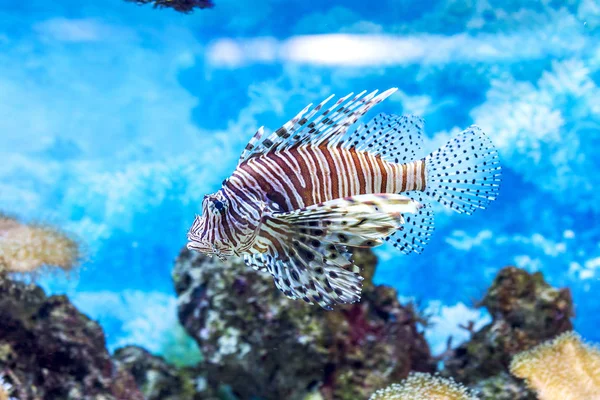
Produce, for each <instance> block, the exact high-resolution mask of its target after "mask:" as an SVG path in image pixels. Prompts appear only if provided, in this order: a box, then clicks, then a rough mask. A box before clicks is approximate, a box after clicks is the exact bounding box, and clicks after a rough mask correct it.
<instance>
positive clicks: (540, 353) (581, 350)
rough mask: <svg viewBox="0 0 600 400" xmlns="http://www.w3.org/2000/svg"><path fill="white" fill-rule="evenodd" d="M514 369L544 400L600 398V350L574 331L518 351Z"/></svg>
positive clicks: (597, 399) (587, 399)
mask: <svg viewBox="0 0 600 400" xmlns="http://www.w3.org/2000/svg"><path fill="white" fill-rule="evenodd" d="M510 370H511V372H512V373H513V374H514V375H515V376H518V377H519V378H522V379H525V380H526V381H527V384H528V385H529V386H530V387H531V388H533V389H535V390H536V391H537V393H538V395H539V397H540V399H542V400H583V399H585V400H599V399H600V349H598V348H596V347H593V346H590V345H587V344H585V343H583V342H582V341H581V338H580V337H579V335H577V334H576V333H574V332H566V333H563V334H562V335H560V336H558V337H556V338H555V339H553V340H550V341H548V342H545V343H542V344H540V345H538V346H536V347H534V348H533V349H531V350H528V351H525V352H522V353H519V354H517V355H516V356H515V357H514V358H513V360H512V362H511V365H510Z"/></svg>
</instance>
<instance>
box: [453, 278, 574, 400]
mask: <svg viewBox="0 0 600 400" xmlns="http://www.w3.org/2000/svg"><path fill="white" fill-rule="evenodd" d="M480 305H482V306H485V307H486V308H487V309H488V311H489V313H490V315H491V316H492V322H491V323H490V324H488V325H486V326H484V327H483V328H482V329H480V330H479V331H477V332H474V333H473V334H472V337H471V339H470V340H469V341H467V342H466V343H463V344H461V345H460V346H458V347H457V348H456V349H454V350H453V351H451V352H449V356H447V357H445V359H444V367H445V368H444V370H443V371H442V374H443V375H444V376H451V377H453V378H455V379H456V380H458V381H459V382H461V383H464V384H466V385H468V386H469V387H472V388H475V389H477V390H478V391H479V392H480V393H481V394H482V397H483V398H485V399H506V400H508V399H511V400H533V399H535V398H536V397H535V395H534V394H533V393H532V392H530V391H529V390H527V388H526V387H525V385H524V384H523V383H522V382H520V381H519V380H518V379H516V378H515V377H513V376H511V375H510V374H509V373H508V366H509V364H510V361H511V359H512V357H513V356H514V355H515V354H517V353H519V352H521V351H524V350H527V349H530V348H531V347H533V346H535V345H538V344H540V343H542V342H544V341H546V340H548V339H551V338H553V337H555V336H557V335H559V334H561V333H563V332H566V331H569V330H571V329H572V328H573V325H572V323H571V317H572V316H573V302H572V299H571V293H570V291H569V289H555V288H553V287H551V286H550V285H548V283H546V282H545V281H544V277H543V275H542V274H541V273H534V274H530V273H528V272H527V271H524V270H522V269H519V268H515V267H505V268H503V269H502V270H500V272H498V274H497V276H496V278H495V279H494V281H493V282H492V285H491V286H490V288H489V289H488V291H487V293H486V295H485V297H484V298H483V300H482V301H481V303H480Z"/></svg>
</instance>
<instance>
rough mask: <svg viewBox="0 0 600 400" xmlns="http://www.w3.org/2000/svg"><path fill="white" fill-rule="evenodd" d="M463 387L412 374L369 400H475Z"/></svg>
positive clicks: (426, 375)
mask: <svg viewBox="0 0 600 400" xmlns="http://www.w3.org/2000/svg"><path fill="white" fill-rule="evenodd" d="M475 399H477V397H475V396H474V395H473V394H472V393H470V392H469V390H468V389H467V388H465V387H464V386H463V385H461V384H459V383H456V382H455V381H453V380H451V379H445V378H440V377H438V376H433V375H430V374H425V373H422V372H413V373H411V374H410V375H409V376H408V378H406V379H405V380H404V381H403V382H402V383H401V384H393V385H391V386H389V387H387V388H385V389H381V390H378V391H377V392H375V393H374V394H373V395H372V396H371V398H370V399H369V400H475Z"/></svg>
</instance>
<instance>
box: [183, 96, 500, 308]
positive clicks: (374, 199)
mask: <svg viewBox="0 0 600 400" xmlns="http://www.w3.org/2000/svg"><path fill="white" fill-rule="evenodd" d="M395 91H396V89H395V88H393V89H390V90H387V91H385V92H383V93H381V94H379V95H377V92H376V91H375V92H373V93H370V94H368V95H366V96H364V94H365V92H362V93H360V94H358V95H357V96H354V97H353V98H351V95H348V96H345V97H343V98H341V99H339V100H338V101H337V102H336V103H335V104H334V105H333V106H332V107H330V108H328V109H324V106H325V104H326V103H327V102H328V101H329V100H330V99H331V98H332V97H333V96H330V97H329V98H327V99H326V100H325V101H323V102H322V103H320V104H319V105H318V106H316V107H314V108H312V109H311V105H309V106H307V107H306V108H305V109H304V110H302V111H301V112H300V113H299V114H298V115H297V116H296V117H294V118H293V119H292V120H290V121H289V122H287V123H286V124H285V125H284V126H282V127H281V128H279V129H278V130H277V131H275V132H273V133H272V134H270V135H265V132H264V130H263V128H260V129H259V130H258V132H257V133H256V134H255V135H254V137H253V138H252V139H251V141H250V142H249V143H248V145H247V146H246V148H245V150H244V152H243V153H242V155H241V157H240V161H239V163H238V166H237V168H236V170H235V171H234V172H233V174H232V175H231V176H230V177H229V178H228V179H226V180H225V181H224V182H223V186H222V188H221V189H220V190H219V191H217V192H216V193H214V194H211V195H208V196H205V198H204V201H203V205H202V207H203V214H202V216H201V217H200V216H197V217H196V219H195V221H194V223H193V225H192V227H191V228H190V231H189V233H188V240H189V242H188V248H190V249H193V250H197V251H200V252H203V253H207V254H210V255H216V256H218V257H220V258H222V259H224V258H225V257H227V256H231V255H238V256H243V257H244V260H245V261H246V263H247V264H248V265H249V266H251V267H253V268H255V269H257V270H262V271H267V272H269V273H271V275H272V276H273V278H274V281H275V285H276V286H277V288H279V289H280V290H281V291H282V292H283V293H285V295H286V296H288V297H290V298H293V299H296V298H301V299H303V300H305V301H306V302H308V303H313V302H316V303H318V304H319V305H321V306H322V307H324V308H326V309H331V306H332V305H334V304H336V303H352V302H356V301H358V300H359V299H360V292H361V281H362V277H361V276H360V274H359V272H360V271H359V269H358V267H356V266H355V265H354V264H353V262H352V259H351V257H350V254H349V252H348V250H347V249H348V247H373V246H377V245H379V244H381V243H383V242H384V241H391V242H392V243H393V245H394V246H395V247H397V248H398V249H400V250H401V251H402V252H404V253H412V252H415V253H420V252H421V251H422V250H423V248H424V246H425V245H426V244H427V242H428V240H429V236H430V234H431V232H432V231H433V212H432V211H431V206H430V201H431V200H435V201H437V202H440V203H442V204H444V205H445V206H447V207H450V208H452V209H454V210H455V211H458V212H460V213H466V214H470V213H472V212H473V211H475V210H476V209H478V208H481V209H482V208H485V207H486V206H487V204H488V203H489V202H490V201H492V200H494V199H495V198H496V196H497V194H498V190H499V183H500V175H501V168H500V165H499V162H498V155H497V152H496V150H495V149H494V148H493V145H492V143H491V142H490V141H489V139H488V138H486V137H485V136H484V134H483V133H482V132H481V130H480V129H479V128H477V127H475V126H471V127H470V128H468V129H466V130H465V131H463V132H462V133H460V134H459V135H457V136H456V137H455V138H454V139H452V140H451V141H450V142H448V143H447V144H446V145H445V146H444V147H442V148H440V149H438V150H437V151H434V152H433V153H431V154H428V155H427V154H425V153H424V152H423V150H422V146H421V144H422V131H423V120H422V119H420V118H418V117H414V116H396V115H387V114H379V115H377V116H376V117H374V118H373V119H372V120H371V121H369V122H368V123H360V124H356V122H357V121H358V119H359V118H360V117H361V116H362V115H363V114H365V113H366V112H367V111H368V110H369V109H370V108H371V107H373V106H374V105H375V104H377V103H379V102H381V101H382V100H384V99H385V98H387V97H389V96H390V95H391V94H392V93H394V92H395ZM322 110H323V111H322ZM355 124H356V125H357V126H356V129H353V130H350V129H349V128H350V127H352V126H354V125H355Z"/></svg>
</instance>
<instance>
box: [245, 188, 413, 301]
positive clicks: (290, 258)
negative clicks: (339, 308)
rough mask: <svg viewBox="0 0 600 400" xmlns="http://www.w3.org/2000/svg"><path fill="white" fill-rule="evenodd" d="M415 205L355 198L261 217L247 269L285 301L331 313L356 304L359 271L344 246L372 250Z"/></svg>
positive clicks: (393, 198) (397, 198)
mask: <svg viewBox="0 0 600 400" xmlns="http://www.w3.org/2000/svg"><path fill="white" fill-rule="evenodd" d="M419 207H420V205H419V204H418V203H417V202H415V201H413V200H411V199H409V198H407V197H405V196H401V195H394V194H379V195H361V196H355V197H350V198H344V199H337V200H333V201H329V202H325V203H321V204H316V205H314V206H310V207H306V208H303V209H299V210H295V211H292V212H288V213H279V214H273V215H270V216H268V217H266V218H265V219H264V221H263V224H262V225H261V230H260V233H259V235H258V239H257V245H256V249H258V251H261V252H263V254H261V255H255V256H252V257H248V260H247V263H248V265H250V266H252V267H254V268H255V269H266V270H267V271H269V272H270V273H271V275H272V276H273V279H274V281H275V285H276V286H277V288H279V289H280V290H281V291H282V292H283V293H284V294H285V295H286V296H288V297H290V298H293V299H297V298H300V299H303V300H304V301H306V302H308V303H317V304H319V305H320V306H321V307H323V308H326V309H331V307H332V306H333V305H335V304H338V303H353V302H357V301H358V300H360V292H361V287H362V284H361V281H362V277H361V276H360V275H359V272H360V270H359V268H358V267H357V266H356V265H354V263H353V262H352V260H351V257H350V255H349V253H348V252H347V248H346V246H349V247H372V246H376V245H378V244H380V243H382V241H383V240H382V239H383V238H384V237H385V236H388V235H389V234H390V233H392V232H394V231H395V230H397V229H399V228H400V227H401V226H402V224H403V223H404V221H405V217H404V215H405V214H406V215H408V214H411V215H412V214H413V213H416V212H418V209H419Z"/></svg>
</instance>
